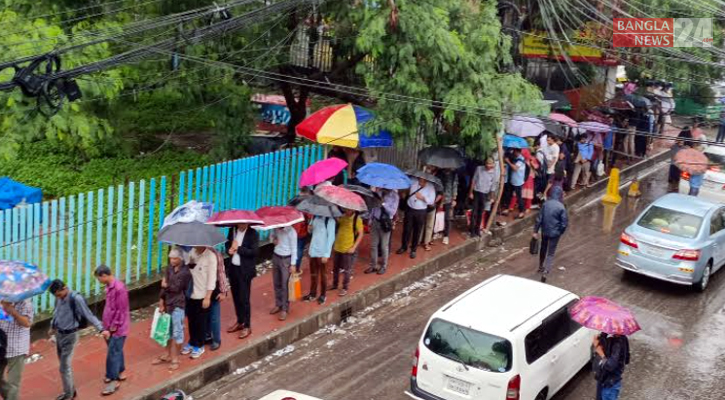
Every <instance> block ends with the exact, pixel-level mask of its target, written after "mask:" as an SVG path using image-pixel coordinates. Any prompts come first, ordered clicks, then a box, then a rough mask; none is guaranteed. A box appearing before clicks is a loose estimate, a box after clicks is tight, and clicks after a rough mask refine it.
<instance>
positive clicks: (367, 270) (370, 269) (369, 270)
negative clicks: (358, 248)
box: [363, 267, 377, 275]
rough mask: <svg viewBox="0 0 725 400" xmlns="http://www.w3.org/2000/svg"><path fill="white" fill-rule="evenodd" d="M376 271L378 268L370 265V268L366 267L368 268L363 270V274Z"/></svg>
mask: <svg viewBox="0 0 725 400" xmlns="http://www.w3.org/2000/svg"><path fill="white" fill-rule="evenodd" d="M375 272H377V269H376V268H375V267H370V268H368V269H366V270H365V271H364V272H363V274H366V275H367V274H373V273H375Z"/></svg>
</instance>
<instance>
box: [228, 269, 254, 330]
mask: <svg viewBox="0 0 725 400" xmlns="http://www.w3.org/2000/svg"><path fill="white" fill-rule="evenodd" d="M227 271H228V272H229V286H231V290H232V300H233V301H234V313H235V315H236V317H237V323H238V324H241V325H244V327H245V328H251V323H252V303H251V294H252V279H254V275H252V274H251V273H245V272H244V271H243V270H242V268H241V267H238V266H236V265H232V266H231V267H230V268H228V269H227Z"/></svg>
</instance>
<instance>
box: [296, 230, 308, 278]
mask: <svg viewBox="0 0 725 400" xmlns="http://www.w3.org/2000/svg"><path fill="white" fill-rule="evenodd" d="M305 246H307V237H303V238H297V263H296V264H295V267H296V268H297V273H299V272H300V269H302V256H304V255H305Z"/></svg>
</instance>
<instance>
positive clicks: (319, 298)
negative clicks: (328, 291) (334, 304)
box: [317, 296, 327, 305]
mask: <svg viewBox="0 0 725 400" xmlns="http://www.w3.org/2000/svg"><path fill="white" fill-rule="evenodd" d="M325 300H327V296H320V297H318V298H317V304H319V305H323V304H325Z"/></svg>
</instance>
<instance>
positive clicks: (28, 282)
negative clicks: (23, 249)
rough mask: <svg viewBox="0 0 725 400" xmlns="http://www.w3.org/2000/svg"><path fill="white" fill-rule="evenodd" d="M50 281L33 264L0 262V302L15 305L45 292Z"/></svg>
mask: <svg viewBox="0 0 725 400" xmlns="http://www.w3.org/2000/svg"><path fill="white" fill-rule="evenodd" d="M48 286H50V279H48V277H47V276H46V275H45V274H44V273H42V272H41V271H40V270H38V267H36V266H35V265H33V264H29V263H24V262H20V261H5V260H3V261H0V300H3V301H8V302H11V303H17V302H19V301H23V300H25V299H29V298H31V297H33V296H35V295H38V294H41V293H43V292H45V290H46V289H48Z"/></svg>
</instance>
